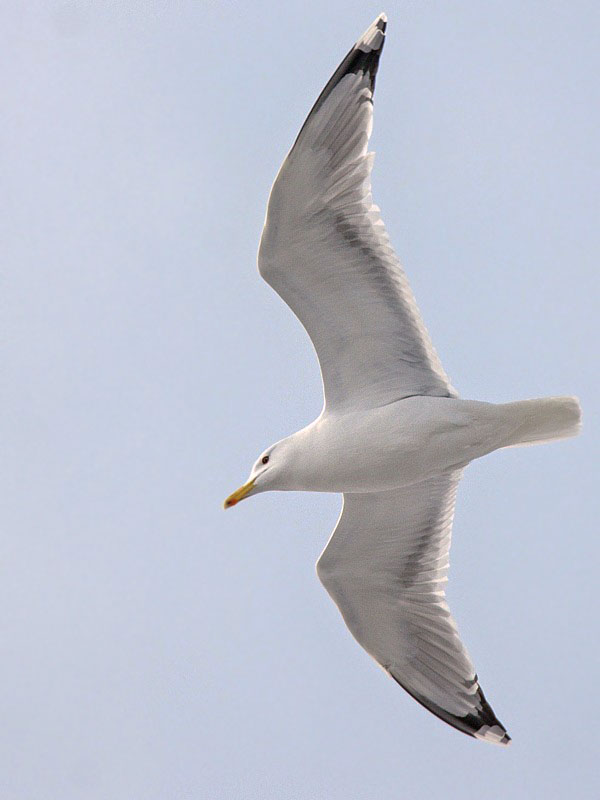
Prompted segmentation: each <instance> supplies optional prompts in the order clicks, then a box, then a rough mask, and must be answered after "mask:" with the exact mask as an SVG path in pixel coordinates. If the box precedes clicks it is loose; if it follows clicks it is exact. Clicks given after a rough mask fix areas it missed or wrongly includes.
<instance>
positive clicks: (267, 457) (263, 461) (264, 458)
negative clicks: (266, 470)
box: [262, 456, 269, 464]
mask: <svg viewBox="0 0 600 800" xmlns="http://www.w3.org/2000/svg"><path fill="white" fill-rule="evenodd" d="M262 463H263V464H268V463H269V456H263V457H262Z"/></svg>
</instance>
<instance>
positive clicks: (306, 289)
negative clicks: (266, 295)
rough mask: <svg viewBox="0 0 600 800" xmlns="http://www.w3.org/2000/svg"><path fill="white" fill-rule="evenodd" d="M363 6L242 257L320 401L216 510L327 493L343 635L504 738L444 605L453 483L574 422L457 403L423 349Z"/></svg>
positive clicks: (457, 719)
mask: <svg viewBox="0 0 600 800" xmlns="http://www.w3.org/2000/svg"><path fill="white" fill-rule="evenodd" d="M385 30H386V16H385V14H380V15H379V16H378V17H377V19H376V20H375V21H374V22H373V23H372V24H371V25H370V27H369V28H368V29H367V30H366V31H365V33H364V34H363V35H362V36H361V37H360V39H358V41H357V42H356V43H355V44H354V46H353V47H352V49H351V50H350V52H349V53H348V55H347V56H346V57H345V58H344V60H343V61H342V63H341V64H340V66H339V67H338V68H337V70H336V71H335V72H334V73H333V76H332V77H331V79H330V80H329V82H328V83H327V85H326V86H325V88H324V89H323V91H322V92H321V94H320V95H319V97H318V99H317V101H316V103H315V104H314V106H313V108H312V110H311V112H310V114H309V115H308V117H307V119H306V121H305V123H304V125H303V126H302V128H301V130H300V133H299V134H298V137H297V138H296V141H295V142H294V144H293V146H292V149H291V150H290V152H289V154H288V155H287V157H286V158H285V160H284V162H283V165H282V166H281V169H280V170H279V173H278V175H277V177H276V179H275V183H274V184H273V187H272V190H271V194H270V197H269V202H268V208H267V215H266V220H265V225H264V229H263V232H262V237H261V242H260V248H259V254H258V268H259V272H260V274H261V276H262V277H263V278H264V279H265V280H266V281H267V283H269V284H270V285H271V286H272V288H273V289H274V290H275V291H276V292H277V293H278V294H279V295H280V296H281V298H282V299H283V300H284V301H285V302H286V303H287V304H288V306H289V307H290V308H291V309H292V311H293V312H294V314H295V315H296V316H297V317H298V319H299V320H300V322H301V323H302V325H303V326H304V328H305V329H306V331H307V333H308V335H309V336H310V339H311V340H312V343H313V345H314V348H315V350H316V353H317V357H318V360H319V365H320V368H321V376H322V380H323V393H324V405H323V410H322V412H321V414H320V415H319V417H318V418H317V419H316V420H315V421H314V422H312V423H311V424H310V425H308V426H307V427H305V428H303V429H302V430H300V431H298V432H297V433H294V434H293V435H291V436H288V437H287V438H285V439H282V440H281V441H279V442H277V443H276V444H274V445H272V446H271V447H268V448H267V449H266V450H265V451H264V452H263V453H262V454H261V455H260V456H259V458H258V459H257V461H256V463H255V464H254V466H253V467H252V470H251V472H250V476H249V478H248V480H247V482H246V483H245V484H244V485H243V486H242V487H241V488H240V489H238V490H237V491H235V492H234V493H233V494H231V495H230V496H229V497H228V498H227V500H226V501H225V507H226V508H229V507H231V506H233V505H235V504H236V503H238V502H239V501H240V500H242V499H243V498H246V497H249V496H250V495H255V494H258V493H259V492H265V491H272V490H274V491H313V492H339V493H342V494H343V508H342V512H341V514H340V517H339V519H338V522H337V525H336V528H335V530H334V532H333V534H332V535H331V538H330V539H329V542H328V543H327V546H326V547H325V549H324V551H323V553H322V554H321V556H320V558H319V560H318V562H317V567H316V568H317V574H318V576H319V578H320V580H321V582H322V583H323V584H324V586H325V589H326V590H327V592H328V593H329V595H330V596H331V598H332V599H333V601H334V602H335V603H336V605H337V607H338V608H339V610H340V612H341V614H342V617H343V619H344V621H345V623H346V625H347V626H348V628H349V630H350V632H351V633H352V635H353V636H354V637H355V638H356V640H357V641H358V642H359V644H361V645H362V647H363V648H364V649H365V650H366V651H367V653H369V655H371V656H372V657H373V659H374V660H375V661H376V662H377V663H378V664H379V665H380V666H381V667H382V668H383V669H384V670H385V672H387V673H388V675H390V676H391V677H392V678H393V679H394V680H395V681H396V682H397V683H398V684H400V686H402V688H403V689H405V690H406V691H407V692H408V693H409V694H410V695H411V696H412V697H413V698H414V699H415V700H417V701H418V702H419V703H421V704H422V705H423V706H424V707H425V708H427V709H428V710H429V711H431V712H433V714H435V715H436V716H437V717H439V718H440V719H442V720H443V721H444V722H447V723H448V724H450V725H452V726H453V727H454V728H457V729H458V730H459V731H462V732H463V733H466V734H468V735H470V736H473V737H475V738H477V739H482V740H484V741H487V742H492V743H496V744H502V745H506V744H508V743H509V742H510V737H509V736H508V734H507V732H506V728H505V727H504V725H503V724H502V723H501V722H500V721H499V720H498V718H497V717H496V715H495V714H494V712H493V710H492V708H491V706H490V705H489V703H488V702H487V700H486V699H485V696H484V694H483V692H482V690H481V687H480V685H479V679H478V677H477V674H476V672H475V669H474V667H473V664H472V662H471V659H470V657H469V655H468V653H467V651H466V649H465V647H464V645H463V644H462V642H461V640H460V638H459V635H458V631H457V627H456V623H455V622H454V619H453V618H452V616H451V613H450V610H449V608H448V605H447V603H446V600H445V594H444V587H445V583H446V575H447V571H448V553H449V549H450V535H451V529H452V520H453V516H454V504H455V497H456V490H457V487H458V483H459V481H460V478H461V475H462V473H463V470H464V469H465V467H466V466H467V465H468V464H469V462H470V461H472V460H473V459H475V458H480V457H481V456H484V455H486V454H488V453H491V452H492V451H493V450H497V449H499V448H503V447H512V446H517V445H529V444H537V443H542V442H547V441H552V440H555V439H564V438H567V437H570V436H574V435H576V434H577V432H578V430H579V427H580V418H581V411H580V407H579V403H578V401H577V398H575V397H546V398H541V399H533V400H522V401H518V402H512V403H502V404H494V403H486V402H479V401H474V400H465V399H461V398H460V397H459V396H458V393H457V392H456V390H455V389H454V388H453V387H452V385H451V383H450V381H449V379H448V377H447V375H446V373H445V372H444V370H443V368H442V365H441V363H440V360H439V358H438V356H437V354H436V352H435V350H434V349H433V345H432V343H431V340H430V338H429V334H428V333H427V330H426V328H425V326H424V324H423V321H422V319H421V315H420V313H419V310H418V308H417V304H416V302H415V298H414V296H413V294H412V291H411V289H410V287H409V284H408V281H407V278H406V275H405V273H404V271H403V269H402V267H401V265H400V262H399V261H398V259H397V257H396V255H395V253H394V251H393V249H392V247H391V245H390V241H389V238H388V236H387V233H386V230H385V228H384V225H383V222H382V221H381V218H380V215H379V209H378V207H377V206H376V205H374V204H373V201H372V197H371V184H370V175H371V168H372V164H373V154H372V153H368V152H367V144H368V140H369V135H370V133H371V127H372V113H373V91H374V87H375V76H376V74H377V68H378V64H379V57H380V55H381V51H382V48H383V44H384V41H385Z"/></svg>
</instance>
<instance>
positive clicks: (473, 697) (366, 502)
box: [317, 470, 510, 744]
mask: <svg viewBox="0 0 600 800" xmlns="http://www.w3.org/2000/svg"><path fill="white" fill-rule="evenodd" d="M460 476H461V471H460V470H459V471H456V472H452V473H446V474H444V475H440V476H437V477H435V478H430V479H429V480H427V481H424V482H423V483H419V484H415V485H413V486H409V487H406V488H404V489H395V490H393V491H390V492H378V493H373V494H345V495H344V508H343V511H342V514H341V516H340V519H339V522H338V525H337V527H336V529H335V531H334V533H333V535H332V537H331V539H330V540H329V543H328V544H327V547H326V548H325V550H324V551H323V553H322V555H321V557H320V559H319V561H318V562H317V573H318V575H319V578H320V579H321V581H322V582H323V585H324V586H325V588H326V589H327V591H328V592H329V594H330V595H331V597H332V598H333V600H334V602H335V603H336V604H337V606H338V608H339V610H340V612H341V614H342V616H343V618H344V620H345V622H346V625H347V626H348V628H349V629H350V631H351V633H352V635H353V636H354V637H355V639H356V640H357V641H358V642H359V644H361V645H362V646H363V647H364V648H365V650H366V651H367V652H368V653H369V654H370V655H371V656H372V657H373V658H374V659H375V660H376V661H377V662H379V664H381V666H382V667H383V668H384V669H385V670H386V672H388V673H389V674H390V675H391V676H392V678H394V680H396V681H397V682H398V683H399V684H400V686H402V687H403V688H404V689H406V691H407V692H408V693H409V694H410V695H412V696H413V697H414V698H415V700H418V701H419V703H421V704H422V705H424V706H425V708H427V709H429V711H432V712H433V713H434V714H436V715H437V716H438V717H439V718H440V719H442V720H444V722H447V723H448V724H450V725H452V726H453V727H455V728H458V730H460V731H463V733H467V734H469V735H470V736H475V737H477V738H478V739H484V740H486V741H489V742H494V743H496V744H508V743H509V742H510V737H509V736H508V734H507V733H506V729H505V728H504V726H503V725H502V723H501V722H499V721H498V719H497V718H496V716H495V715H494V712H493V711H492V709H491V707H490V705H489V703H488V702H487V701H486V699H485V697H484V695H483V692H482V691H481V688H480V686H479V682H478V679H477V675H476V674H475V670H474V669H473V664H472V663H471V660H470V658H469V656H468V654H467V651H466V650H465V648H464V646H463V644H462V642H461V641H460V639H459V637H458V632H457V629H456V624H455V622H454V620H453V619H452V616H451V615H450V610H449V608H448V605H447V603H446V601H445V597H444V584H445V582H446V574H447V571H448V553H449V550H450V536H451V529H452V518H453V516H454V501H455V497H456V488H457V486H458V482H459V480H460Z"/></svg>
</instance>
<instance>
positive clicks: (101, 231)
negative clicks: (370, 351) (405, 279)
mask: <svg viewBox="0 0 600 800" xmlns="http://www.w3.org/2000/svg"><path fill="white" fill-rule="evenodd" d="M381 10H385V11H386V12H387V14H388V17H389V28H388V41H387V45H386V49H385V51H384V54H383V58H382V63H381V69H380V73H379V76H378V81H377V91H376V98H375V100H376V102H375V131H374V136H373V140H372V144H373V148H374V149H375V150H376V151H377V159H376V164H375V173H374V193H375V199H376V201H377V203H378V204H379V205H380V206H381V208H382V212H383V217H384V219H385V221H386V224H387V227H388V230H389V232H390V235H391V237H392V241H393V242H394V244H395V246H396V249H397V251H398V253H399V255H400V257H401V259H402V261H403V263H404V264H405V266H406V270H407V272H408V275H409V278H410V280H411V283H412V286H413V288H414V291H415V293H416V295H417V299H418V301H419V304H420V307H421V310H422V312H423V315H424V318H425V321H426V323H427V325H428V327H429V329H430V332H431V334H432V337H433V340H434V342H435V344H436V346H437V349H438V351H439V353H440V356H441V358H442V361H443V363H444V365H445V367H446V369H447V371H448V373H449V374H450V376H451V378H452V380H453V383H454V385H455V386H456V387H457V388H458V390H459V391H460V392H461V393H462V394H463V396H465V397H473V398H477V399H484V400H491V401H504V400H511V399H520V398H523V397H533V396H539V395H545V394H571V393H573V394H578V395H579V397H580V398H581V401H582V404H583V408H584V420H585V429H584V435H582V436H581V437H580V438H579V439H578V440H576V441H571V442H565V443H559V444H555V445H552V446H546V447H538V448H527V449H521V450H511V451H505V452H502V453H496V454H494V455H493V456H490V457H489V458H486V459H484V460H482V461H480V462H477V463H475V464H473V465H472V467H471V468H470V469H469V470H468V471H467V474H466V476H465V479H464V480H463V483H462V485H461V489H460V491H459V498H458V508H457V516H456V522H455V529H454V542H453V548H452V553H451V558H452V570H451V573H450V583H449V599H450V603H451V606H452V609H453V611H454V613H455V616H456V618H457V620H458V623H459V627H460V630H461V633H462V636H463V639H464V640H465V642H466V644H467V647H468V649H469V651H470V653H471V655H472V657H473V660H474V662H475V665H476V667H477V669H478V672H479V675H480V678H481V682H482V685H483V688H484V691H485V692H486V694H487V696H488V699H489V700H490V702H491V703H492V705H493V707H494V709H495V710H496V712H497V714H498V716H499V718H500V719H501V720H502V721H503V722H504V723H505V724H506V726H507V728H508V730H509V732H510V734H511V736H512V737H513V744H512V746H511V747H510V748H508V749H501V748H497V747H492V746H489V745H486V744H484V743H481V742H476V741H475V740H472V739H469V738H468V737H466V736H463V735H461V734H459V733H458V732H456V731H453V730H451V729H450V728H449V727H447V726H445V725H444V724H442V723H441V722H439V721H438V720H436V719H435V718H434V717H433V716H431V715H430V714H428V713H427V712H425V711H424V710H423V709H422V708H421V707H420V706H418V705H417V704H416V703H415V702H414V701H413V700H411V699H410V698H409V697H408V696H407V695H406V694H404V693H403V692H402V691H401V690H400V689H399V688H398V687H397V686H396V685H395V684H394V683H393V682H392V681H390V680H389V679H388V678H386V676H385V675H384V674H383V672H382V671H381V670H379V669H377V667H376V666H375V665H374V663H373V662H372V661H371V659H369V658H368V657H367V655H366V654H365V653H364V652H363V651H362V650H361V649H360V648H359V647H358V646H357V645H356V644H355V643H354V641H353V640H352V638H351V636H350V634H349V633H348V632H347V631H346V629H345V628H344V626H343V624H342V621H341V619H340V617H339V614H338V612H337V610H336V609H335V607H334V606H333V604H332V603H331V601H330V600H329V598H328V597H327V595H326V593H325V591H324V590H323V589H322V587H321V586H320V584H319V582H318V580H317V578H316V576H315V573H314V562H315V560H316V558H317V556H318V554H319V552H320V550H321V549H322V547H323V546H324V544H325V542H326V540H327V538H328V536H329V533H330V531H331V529H332V527H333V525H334V523H335V520H336V517H337V514H338V510H339V506H340V500H339V498H338V497H335V496H326V495H301V494H289V495H284V494H280V493H276V494H272V495H268V494H266V495H261V496H259V497H257V498H253V499H251V500H249V501H248V502H245V503H243V504H241V505H240V506H238V507H237V508H236V509H234V510H232V511H230V512H228V513H224V512H223V511H222V509H221V503H222V500H223V498H224V497H225V495H226V494H228V493H229V492H230V491H231V490H232V489H234V488H235V487H236V486H238V485H239V483H240V482H241V481H242V480H243V479H244V478H245V477H246V475H247V473H248V471H249V468H250V466H251V463H252V462H253V460H254V459H255V457H256V456H257V455H258V454H259V453H260V451H261V449H262V448H263V447H265V446H266V445H268V444H270V443H271V442H272V441H275V440H277V439H279V438H280V437H281V436H283V435H286V434H288V433H290V432H292V431H294V430H296V429H297V428H299V427H300V426H302V425H304V424H306V423H307V422H309V421H310V420H311V419H312V418H313V417H314V416H315V415H316V414H317V413H318V412H319V410H320V406H321V388H320V379H319V373H318V368H317V364H316V360H315V358H314V355H313V352H312V348H311V346H310V343H309V341H308V339H307V337H306V335H305V334H304V332H303V331H302V329H301V328H300V325H299V324H298V323H297V321H296V320H295V319H294V317H293V316H292V314H291V312H290V311H289V310H288V309H287V308H286V307H285V306H284V305H283V303H282V302H281V301H280V300H279V299H278V298H277V297H276V295H275V294H274V293H273V292H272V291H271V290H270V289H269V288H268V287H267V286H266V284H263V283H262V282H261V281H260V279H259V277H258V274H257V272H256V267H255V256H256V249H257V245H258V238H259V235H260V230H261V225H262V221H263V217H264V209H265V203H266V199H267V194H268V191H269V187H270V184H271V182H272V180H273V178H274V175H275V173H276V171H277V169H278V167H279V164H280V162H281V159H282V158H283V156H284V155H285V153H286V151H287V149H288V148H289V146H290V145H291V143H292V141H293V139H294V137H295V135H296V133H297V131H298V128H299V126H300V125H301V123H302V121H303V119H304V117H305V115H306V113H307V112H308V110H309V108H310V106H311V104H312V102H313V100H314V99H315V97H316V96H317V94H318V92H319V91H320V89H321V88H322V86H323V84H324V83H325V82H326V80H327V79H328V77H329V75H330V74H331V72H332V71H333V69H334V68H335V67H336V66H337V63H338V62H339V61H340V59H341V58H342V57H343V55H344V54H345V53H346V51H347V49H348V48H349V46H350V45H351V44H352V42H353V40H354V39H355V38H356V37H357V36H358V35H359V34H360V33H361V32H362V31H363V30H364V29H365V28H366V27H367V25H368V24H369V23H370V22H371V20H372V19H373V17H374V16H375V15H376V14H377V13H378V12H379V11H381ZM599 35H600V6H599V5H598V3H597V2H592V1H591V0H590V2H584V1H583V0H575V1H574V2H571V3H565V2H554V1H550V2H548V1H545V2H541V1H540V2H537V1H535V2H534V1H533V0H527V1H526V2H517V1H516V0H502V2H499V1H496V0H492V1H491V2H485V3H482V2H479V1H478V0H455V1H453V2H441V1H440V0H431V2H425V1H424V2H403V3H400V2H388V3H387V6H383V7H380V6H379V5H369V4H368V3H365V2H356V1H355V0H344V2H341V0H339V1H336V2H326V1H324V0H319V2H316V0H292V2H286V3H284V4H282V3H278V2H275V1H274V0H273V1H271V2H269V1H268V0H258V1H257V2H252V3H250V2H248V3H233V2H232V3H228V2H221V3H204V2H172V3H166V2H165V3H162V2H145V3H140V2H120V3H118V2H110V3H104V2H102V3H101V2H99V1H95V2H71V3H55V2H52V0H47V1H46V2H28V3H21V2H19V3H16V2H11V1H8V2H4V3H3V4H2V6H1V8H0V59H1V62H2V75H3V79H4V80H3V84H4V85H3V98H2V106H3V114H2V120H3V122H2V126H1V129H0V150H1V152H2V154H3V166H2V187H3V188H2V193H1V198H2V200H1V202H2V206H3V209H2V213H1V214H0V225H1V226H2V231H1V235H2V241H3V245H4V247H3V258H2V292H3V300H2V310H3V315H4V324H3V328H2V330H3V339H4V345H5V348H4V350H5V358H4V368H3V374H4V393H3V400H4V402H3V408H4V411H3V415H2V416H3V422H4V434H3V440H4V453H5V458H4V460H3V461H4V463H3V475H2V483H3V486H4V488H5V493H6V494H5V508H4V525H3V536H2V558H1V564H2V574H1V577H0V608H1V610H2V611H1V615H0V618H1V621H2V622H1V628H2V658H1V660H0V682H1V685H2V692H1V693H0V697H1V707H2V726H1V731H0V796H1V797H2V800H54V799H55V798H56V800H105V799H106V800H204V799H205V798H206V800H424V799H425V798H438V797H443V798H460V800H479V799H480V798H481V797H483V796H484V797H486V798H491V799H492V800H495V799H496V798H498V799H499V798H511V799H512V800H520V799H521V798H527V800H529V798H544V800H552V799H553V798H557V799H558V798H564V797H569V798H582V799H583V798H586V799H587V798H595V797H598V796H599V795H600V786H599V779H598V714H599V712H600V708H599V700H598V691H597V682H598V673H599V668H600V647H599V645H598V639H599V631H598V624H597V618H598V597H597V588H596V587H597V583H598V577H597V564H598V559H599V556H600V552H599V546H598V518H599V516H600V508H599V504H598V495H599V492H598V450H599V431H598V424H597V419H598V413H599V411H600V409H599V408H598V405H599V401H598V396H599V393H600V381H599V378H598V357H597V349H598V341H599V335H600V331H599V326H598V299H599V291H598V288H599V281H598V251H599V248H600V234H599V225H598V217H599V210H600V202H599V200H600V197H599V190H598V186H599V179H600V174H599V173H600V169H599V167H600V158H599V146H598V130H599V127H600V111H599V108H600V83H599V79H598V76H599V75H600V63H599V62H600V57H599V48H598V41H599Z"/></svg>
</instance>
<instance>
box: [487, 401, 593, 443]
mask: <svg viewBox="0 0 600 800" xmlns="http://www.w3.org/2000/svg"><path fill="white" fill-rule="evenodd" d="M501 407H502V408H503V409H504V410H505V412H506V415H507V419H508V420H510V422H511V423H512V424H511V426H510V427H511V428H512V432H511V434H510V436H509V437H508V440H507V441H506V443H505V444H504V445H503V446H504V447H519V446H522V445H529V444H543V443H544V442H552V441H554V440H556V439H568V438H569V437H571V436H577V434H578V433H579V431H580V430H581V406H580V405H579V400H578V399H577V398H576V397H541V398H536V399H535V400H519V401H518V402H516V403H503V404H502V406H501ZM513 425H514V427H513Z"/></svg>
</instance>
